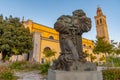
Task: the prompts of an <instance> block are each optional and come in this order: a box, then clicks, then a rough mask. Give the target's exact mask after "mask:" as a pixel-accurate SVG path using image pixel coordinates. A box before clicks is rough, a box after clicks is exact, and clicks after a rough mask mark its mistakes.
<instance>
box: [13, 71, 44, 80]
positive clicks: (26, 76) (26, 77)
mask: <svg viewBox="0 0 120 80" xmlns="http://www.w3.org/2000/svg"><path fill="white" fill-rule="evenodd" d="M15 76H17V77H19V79H18V80H46V79H43V77H42V76H41V75H40V74H39V72H37V71H31V72H17V73H15Z"/></svg>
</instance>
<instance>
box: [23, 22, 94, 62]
mask: <svg viewBox="0 0 120 80" xmlns="http://www.w3.org/2000/svg"><path fill="white" fill-rule="evenodd" d="M23 25H24V26H25V27H28V28H29V30H30V32H31V33H32V32H35V31H37V32H40V33H41V37H42V38H41V42H40V43H41V44H40V61H41V58H44V55H43V50H44V48H45V47H50V48H51V49H53V50H55V51H56V52H57V54H56V57H58V55H59V53H60V46H59V33H58V32H56V30H54V29H53V28H50V27H47V26H44V25H41V24H37V23H34V22H32V21H31V20H28V21H26V22H24V23H23ZM50 36H53V37H54V39H53V40H51V39H49V37H50ZM82 44H83V45H85V46H84V47H83V50H84V51H85V50H87V51H89V53H93V48H94V42H93V41H91V40H88V39H85V38H83V39H82ZM87 60H89V59H87Z"/></svg>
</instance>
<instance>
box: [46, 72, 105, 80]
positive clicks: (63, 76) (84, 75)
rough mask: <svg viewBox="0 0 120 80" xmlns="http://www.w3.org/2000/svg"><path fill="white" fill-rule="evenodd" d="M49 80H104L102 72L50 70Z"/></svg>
mask: <svg viewBox="0 0 120 80" xmlns="http://www.w3.org/2000/svg"><path fill="white" fill-rule="evenodd" d="M48 80H103V78H102V72H100V71H58V70H49V71H48Z"/></svg>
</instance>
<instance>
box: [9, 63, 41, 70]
mask: <svg viewBox="0 0 120 80" xmlns="http://www.w3.org/2000/svg"><path fill="white" fill-rule="evenodd" d="M39 66H40V64H38V63H33V62H27V61H17V62H13V63H11V64H10V65H9V68H10V69H12V70H18V71H21V70H22V71H31V70H38V69H39Z"/></svg>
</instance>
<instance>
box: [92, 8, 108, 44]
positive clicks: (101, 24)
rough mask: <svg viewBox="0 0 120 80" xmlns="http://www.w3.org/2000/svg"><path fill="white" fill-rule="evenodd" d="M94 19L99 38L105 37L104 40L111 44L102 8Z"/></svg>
mask: <svg viewBox="0 0 120 80" xmlns="http://www.w3.org/2000/svg"><path fill="white" fill-rule="evenodd" d="M94 18H95V23H96V31H97V37H104V40H105V41H107V42H109V35H108V28H107V23H106V16H105V15H104V14H103V12H102V10H101V8H100V7H98V8H97V12H96V16H94Z"/></svg>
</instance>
